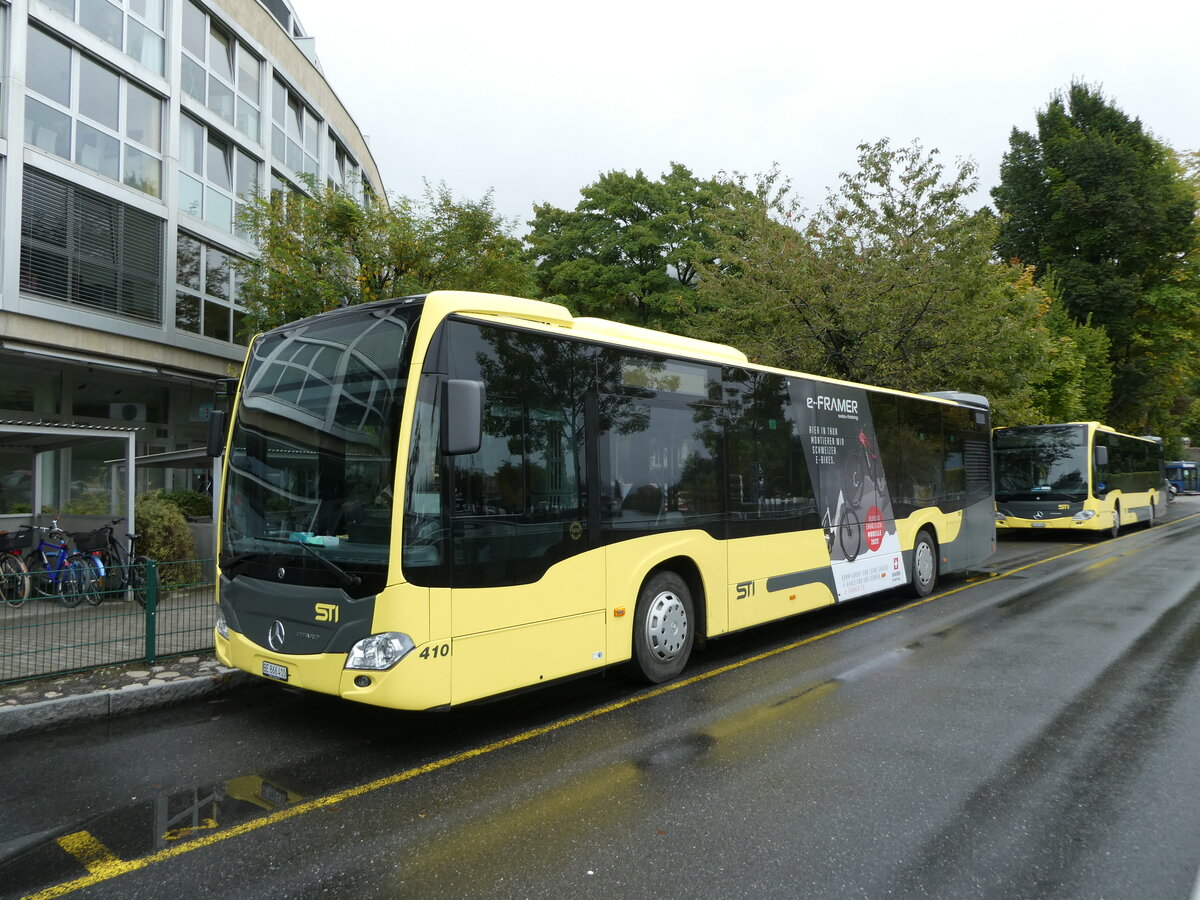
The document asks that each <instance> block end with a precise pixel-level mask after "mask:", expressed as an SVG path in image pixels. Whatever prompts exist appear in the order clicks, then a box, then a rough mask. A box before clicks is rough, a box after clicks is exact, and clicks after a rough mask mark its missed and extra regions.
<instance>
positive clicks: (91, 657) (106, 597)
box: [0, 560, 216, 684]
mask: <svg viewBox="0 0 1200 900" xmlns="http://www.w3.org/2000/svg"><path fill="white" fill-rule="evenodd" d="M212 571H213V561H212V560H182V561H178V562H160V563H150V565H149V566H147V567H146V580H145V594H144V596H145V607H143V606H142V605H141V604H140V603H139V602H138V601H137V598H136V597H135V595H134V591H133V590H132V589H131V588H129V587H128V586H124V587H123V586H122V584H123V583H126V582H128V580H129V579H128V574H129V573H128V571H127V570H125V569H124V568H123V567H112V568H111V569H110V570H109V572H108V573H107V575H106V577H105V578H104V583H103V584H101V585H97V586H96V590H95V591H88V592H87V593H85V595H84V597H83V598H78V597H72V596H68V598H67V602H68V603H74V602H76V601H77V600H78V605H77V606H73V607H68V606H66V605H64V603H63V598H62V596H61V591H55V590H53V589H51V590H49V591H48V592H47V593H46V594H45V595H41V594H39V592H38V591H37V590H31V591H30V596H29V598H28V599H27V600H25V601H24V602H23V603H21V604H20V605H19V606H18V605H13V604H12V603H10V602H0V684H4V683H6V682H11V681H24V680H25V679H28V678H37V677H40V676H43V675H60V674H64V673H67V672H79V671H83V670H85V669H96V668H100V667H102V666H111V665H117V664H120V663H128V662H139V661H141V662H146V663H152V662H154V661H155V660H156V659H158V658H159V657H164V656H176V655H179V654H182V653H194V652H197V651H204V650H211V649H212V646H213V625H214V623H215V620H216V607H215V605H214V585H213V581H212V576H211V574H210V573H211V572H212ZM31 586H32V585H31ZM5 594H6V596H8V595H9V594H8V592H5Z"/></svg>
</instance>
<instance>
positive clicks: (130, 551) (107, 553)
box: [72, 517, 150, 608]
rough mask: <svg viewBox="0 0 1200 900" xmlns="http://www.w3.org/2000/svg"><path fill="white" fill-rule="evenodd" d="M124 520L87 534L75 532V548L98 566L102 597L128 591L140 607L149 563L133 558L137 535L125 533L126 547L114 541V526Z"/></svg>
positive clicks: (144, 598)
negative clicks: (93, 560) (89, 557)
mask: <svg viewBox="0 0 1200 900" xmlns="http://www.w3.org/2000/svg"><path fill="white" fill-rule="evenodd" d="M124 521H125V518H124V517H121V518H119V519H113V520H112V521H111V522H109V523H108V524H106V525H101V526H100V527H99V528H94V529H92V530H91V531H79V532H75V534H74V535H72V537H73V538H74V539H75V546H76V547H78V548H79V550H80V551H81V552H82V553H85V554H87V555H89V556H91V557H92V558H93V559H95V560H96V561H97V562H98V563H99V566H100V572H101V592H102V595H108V596H111V595H113V594H116V593H118V592H120V591H125V590H128V591H131V592H132V594H133V599H134V600H136V601H137V602H138V605H140V606H142V607H143V608H144V607H145V606H146V565H147V563H149V562H150V560H148V559H147V558H146V557H144V556H138V555H137V541H138V539H139V538H140V537H141V535H137V534H126V539H127V540H128V542H129V545H128V546H125V545H124V544H122V543H121V542H120V541H119V540H117V537H116V534H115V533H114V526H116V525H120V524H121V523H122V522H124Z"/></svg>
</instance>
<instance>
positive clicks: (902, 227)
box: [698, 140, 1049, 419]
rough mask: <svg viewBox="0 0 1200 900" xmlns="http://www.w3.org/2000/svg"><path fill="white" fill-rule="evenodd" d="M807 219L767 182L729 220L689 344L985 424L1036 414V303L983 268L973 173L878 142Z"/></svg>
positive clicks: (1012, 276)
mask: <svg viewBox="0 0 1200 900" xmlns="http://www.w3.org/2000/svg"><path fill="white" fill-rule="evenodd" d="M859 154H860V155H859V169H858V171H857V172H855V173H852V174H843V175H842V186H841V189H840V191H839V192H837V193H832V194H831V195H830V196H829V197H828V198H827V200H826V203H825V205H824V206H823V207H822V208H821V209H820V210H819V211H818V212H817V213H816V214H815V215H814V216H812V217H811V218H806V216H805V215H804V213H803V210H802V209H801V207H800V205H799V203H798V201H796V200H795V199H794V198H793V197H792V195H791V187H790V184H789V183H788V182H787V180H786V179H785V178H783V177H782V176H781V175H780V173H779V172H778V171H777V170H776V171H772V172H770V173H767V174H765V175H760V176H758V177H757V179H756V180H755V182H754V184H753V185H752V186H751V187H748V188H747V183H748V179H746V178H745V177H744V176H738V175H735V176H731V177H732V179H733V180H734V183H735V184H736V185H737V186H739V187H742V188H744V189H745V193H744V194H743V195H741V196H743V197H745V196H752V197H753V200H746V201H739V202H736V203H733V204H731V205H730V207H729V210H728V212H727V213H726V215H725V218H724V219H723V224H724V225H725V226H726V227H723V228H722V229H721V232H720V237H719V239H718V240H717V249H718V251H719V255H720V258H721V260H722V261H723V263H724V264H725V270H724V271H723V272H722V271H717V270H715V269H713V270H710V271H708V272H706V273H705V274H706V277H705V278H704V279H703V280H702V281H701V283H700V288H699V292H700V294H701V297H702V300H703V302H704V303H705V304H707V305H709V306H711V307H712V308H713V310H714V311H713V312H711V313H708V314H706V315H705V316H704V317H703V318H702V320H701V323H700V325H699V326H698V330H699V331H701V332H702V334H701V335H699V336H707V337H709V338H711V339H718V340H725V341H727V342H729V343H733V344H736V345H737V346H740V347H742V348H743V349H746V350H747V351H748V352H749V353H750V355H751V356H752V357H754V358H756V359H758V360H759V361H761V362H765V363H768V364H773V365H778V366H782V367H787V368H793V369H800V370H803V371H810V372H814V373H816V374H822V375H830V376H835V377H839V378H845V379H849V380H854V381H861V382H866V383H870V384H879V385H884V386H890V387H895V388H901V389H905V390H913V391H924V390H936V389H947V388H951V389H959V390H967V391H976V392H979V393H982V394H985V395H987V396H988V397H989V398H990V399H991V400H992V402H993V405H994V406H995V407H996V408H997V411H998V418H1003V417H1005V416H1007V417H1009V418H1010V419H1024V418H1027V417H1030V416H1033V415H1034V414H1035V409H1034V406H1035V395H1036V390H1035V385H1037V384H1038V383H1040V381H1041V379H1042V378H1043V377H1045V376H1046V374H1047V373H1048V371H1049V368H1048V366H1047V364H1046V361H1045V360H1046V351H1047V347H1048V342H1049V331H1048V328H1047V327H1046V325H1045V324H1044V323H1043V322H1042V321H1041V317H1042V315H1043V314H1044V312H1045V309H1046V307H1047V302H1048V300H1047V297H1046V294H1045V292H1044V291H1042V290H1041V289H1039V288H1037V287H1036V286H1035V285H1034V284H1033V283H1032V278H1031V277H1030V275H1029V274H1028V273H1026V271H1025V270H1024V269H1023V268H1022V267H1017V266H1011V265H1001V264H997V263H996V261H995V259H994V257H993V254H992V245H993V243H994V242H995V240H996V228H997V223H996V221H995V217H994V216H992V215H991V214H990V213H988V212H987V211H986V210H980V211H976V212H971V211H969V210H968V209H967V208H966V207H965V206H964V205H963V200H964V198H965V197H966V196H967V195H969V194H970V193H971V192H972V191H973V190H974V189H975V186H976V180H975V177H974V167H973V165H971V164H969V163H959V165H958V167H957V169H956V170H955V171H953V172H951V173H947V172H946V171H945V169H944V167H943V166H942V165H941V164H940V163H939V162H938V161H937V152H936V151H932V152H930V153H928V154H927V153H925V152H924V151H923V150H922V148H921V147H920V145H919V144H913V145H911V146H910V147H906V148H901V149H895V148H893V147H891V146H890V145H889V143H888V141H886V140H882V141H879V142H877V143H875V144H869V145H868V144H864V145H862V146H860V147H859Z"/></svg>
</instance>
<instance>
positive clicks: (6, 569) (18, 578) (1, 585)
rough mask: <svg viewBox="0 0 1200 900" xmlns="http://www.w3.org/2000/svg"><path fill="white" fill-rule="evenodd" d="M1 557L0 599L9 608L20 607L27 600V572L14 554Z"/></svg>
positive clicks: (21, 561)
mask: <svg viewBox="0 0 1200 900" xmlns="http://www.w3.org/2000/svg"><path fill="white" fill-rule="evenodd" d="M3 556H4V558H3V559H0V598H2V599H3V600H4V602H5V603H7V604H8V605H9V606H20V605H21V604H22V603H24V602H25V601H26V600H28V599H29V570H28V569H26V568H25V563H24V561H23V560H22V559H21V557H19V556H17V555H16V554H15V553H5V554H3Z"/></svg>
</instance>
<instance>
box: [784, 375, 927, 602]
mask: <svg viewBox="0 0 1200 900" xmlns="http://www.w3.org/2000/svg"><path fill="white" fill-rule="evenodd" d="M794 390H795V391H796V393H797V394H798V395H799V396H798V397H796V398H795V400H794V403H795V406H796V408H798V409H801V410H804V411H805V412H806V413H807V414H808V417H809V418H808V420H807V421H803V420H802V424H801V434H802V441H803V443H804V446H805V448H806V449H807V451H808V463H809V471H810V472H811V473H812V479H813V487H814V488H815V490H816V494H817V503H818V506H819V507H820V509H821V522H822V525H823V527H824V528H825V533H826V536H827V540H828V542H829V552H830V564H831V568H832V571H833V580H834V585H835V587H836V590H837V597H838V599H839V600H848V599H851V598H853V597H861V596H863V595H864V594H868V593H873V592H874V591H877V590H881V589H883V588H886V587H893V586H896V585H901V584H905V583H907V581H908V576H907V574H906V571H905V567H904V558H903V553H902V551H901V547H900V539H899V536H898V534H897V531H896V524H895V521H894V519H895V517H894V516H893V514H892V502H891V497H890V496H889V494H888V486H887V477H886V475H885V474H884V468H883V461H882V460H881V459H880V458H879V452H878V449H877V448H878V446H879V444H878V440H877V439H876V436H875V427H874V424H873V423H872V421H871V406H870V403H869V402H868V399H867V392H866V391H863V390H859V389H856V388H851V387H847V386H842V385H832V384H821V383H818V382H803V381H802V382H797V383H796V384H795V387H794Z"/></svg>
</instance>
